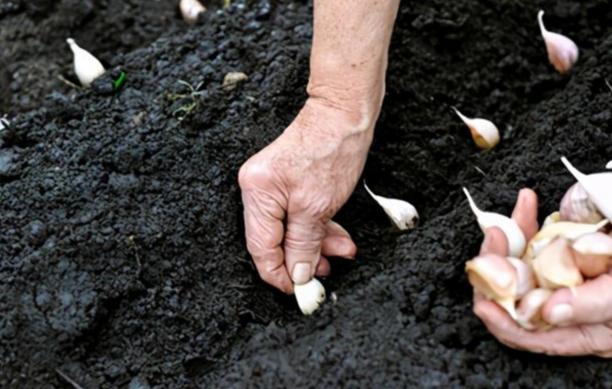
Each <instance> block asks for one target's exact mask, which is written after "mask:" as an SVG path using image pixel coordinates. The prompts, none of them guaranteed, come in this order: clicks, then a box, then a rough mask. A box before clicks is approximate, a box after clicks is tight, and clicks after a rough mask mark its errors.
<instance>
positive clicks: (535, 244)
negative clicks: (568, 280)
mask: <svg viewBox="0 0 612 389" xmlns="http://www.w3.org/2000/svg"><path fill="white" fill-rule="evenodd" d="M606 224H608V220H605V219H604V220H602V221H600V222H599V223H597V224H587V223H574V222H565V221H561V222H557V223H553V224H548V225H546V226H544V227H542V229H541V230H540V231H538V233H537V234H535V236H534V237H533V238H531V240H530V241H529V244H527V250H526V251H525V255H523V257H522V258H523V260H524V261H527V262H529V261H531V260H532V259H533V258H534V257H536V256H537V255H538V254H539V253H540V251H541V250H542V249H543V248H544V247H546V246H547V245H548V244H549V243H550V242H551V241H552V240H553V239H556V238H563V239H567V240H575V239H578V238H579V237H581V236H582V235H586V234H590V233H593V232H597V231H599V230H600V229H602V228H603V227H605V226H606Z"/></svg>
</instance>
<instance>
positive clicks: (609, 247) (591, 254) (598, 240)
mask: <svg viewBox="0 0 612 389" xmlns="http://www.w3.org/2000/svg"><path fill="white" fill-rule="evenodd" d="M572 248H573V249H574V251H575V258H576V265H577V266H578V269H580V272H581V273H582V274H583V275H585V276H586V277H597V276H599V275H601V274H604V273H607V272H608V267H609V265H610V262H611V260H612V237H610V236H609V235H607V234H604V233H603V232H594V233H592V234H587V235H583V236H581V237H580V238H578V239H576V241H574V243H573V244H572Z"/></svg>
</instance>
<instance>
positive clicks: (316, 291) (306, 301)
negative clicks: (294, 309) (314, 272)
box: [293, 278, 325, 315]
mask: <svg viewBox="0 0 612 389" xmlns="http://www.w3.org/2000/svg"><path fill="white" fill-rule="evenodd" d="M293 291H294V293H295V299H296V300H297V303H298V306H299V307H300V310H301V311H302V313H303V314H304V315H311V314H312V313H313V312H314V311H316V310H317V309H318V308H319V306H320V305H321V303H323V301H325V288H324V287H323V285H322V284H321V282H319V280H317V279H316V278H313V279H311V280H310V281H308V282H307V283H305V284H302V285H293Z"/></svg>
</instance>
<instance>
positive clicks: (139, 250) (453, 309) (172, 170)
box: [0, 0, 612, 389]
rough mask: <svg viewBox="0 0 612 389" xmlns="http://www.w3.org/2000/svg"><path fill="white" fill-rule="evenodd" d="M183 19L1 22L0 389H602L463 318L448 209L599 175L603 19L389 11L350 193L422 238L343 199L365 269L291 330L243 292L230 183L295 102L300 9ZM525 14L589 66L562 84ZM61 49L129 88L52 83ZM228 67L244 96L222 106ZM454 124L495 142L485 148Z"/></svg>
mask: <svg viewBox="0 0 612 389" xmlns="http://www.w3.org/2000/svg"><path fill="white" fill-rule="evenodd" d="M174 3H175V2H173V1H157V2H156V1H147V2H144V1H143V2H136V1H114V0H108V1H79V2H77V1H72V0H62V1H58V2H48V1H32V2H25V1H4V2H2V3H0V58H1V61H2V66H1V67H0V82H1V85H2V88H1V90H0V107H1V108H2V110H4V111H5V112H8V113H10V118H11V119H12V126H11V127H9V128H8V129H6V130H4V131H2V132H0V231H1V233H0V280H1V282H0V312H1V313H2V314H1V316H0V342H1V343H0V344H1V352H0V386H1V387H16V388H17V387H19V388H30V387H36V388H38V387H44V388H51V387H55V388H70V387H72V385H74V384H76V385H80V386H81V387H83V388H116V387H120V388H127V387H129V388H132V389H135V388H149V387H157V388H178V387H207V388H213V387H219V388H225V387H239V388H243V387H262V388H273V387H320V388H321V387H322V388H327V387H346V388H353V387H384V388H393V387H413V386H417V385H418V386H441V387H458V386H465V387H483V388H484V387H487V388H488V387H495V388H531V387H543V388H564V387H611V386H612V371H611V370H610V368H609V366H610V365H609V362H607V361H605V360H600V359H595V358H554V357H545V356H538V355H534V354H529V353H525V352H519V351H513V350H510V349H508V348H506V347H504V346H501V345H500V344H499V343H498V342H497V341H496V340H495V339H494V338H493V337H492V336H491V335H490V334H488V332H487V331H486V329H485V328H484V326H483V325H482V324H481V323H480V322H479V320H478V319H477V318H476V317H475V316H474V315H473V314H472V312H471V306H472V303H471V289H470V287H469V285H468V283H467V280H466V277H465V275H464V272H463V263H464V261H465V260H467V259H469V258H470V257H471V256H473V255H474V254H476V252H477V250H478V247H479V244H480V240H481V233H480V232H479V229H478V227H477V225H476V223H475V221H474V217H473V216H472V215H471V213H470V212H469V209H468V207H467V204H466V201H465V198H464V197H463V195H462V193H461V191H460V188H461V186H464V185H465V186H467V187H468V188H469V189H470V190H471V191H472V193H473V195H474V197H475V199H476V200H477V201H478V202H479V203H480V204H481V205H482V207H483V208H486V209H490V210H496V211H498V212H505V213H508V212H510V211H511V209H512V206H513V202H514V200H515V196H516V193H517V191H518V190H519V189H520V188H521V187H524V186H528V187H531V188H534V189H535V190H536V191H537V192H538V194H539V195H540V196H541V200H542V201H541V205H540V211H541V214H542V215H545V214H547V213H549V212H551V211H553V210H554V209H555V208H556V206H557V204H558V201H559V200H560V198H561V195H562V191H563V190H564V189H565V188H567V187H568V186H569V185H570V184H571V183H572V178H571V177H570V175H569V174H568V173H567V172H566V171H565V169H564V168H563V166H562V164H561V163H560V161H559V158H560V156H562V155H566V156H568V157H569V158H570V160H571V161H572V162H573V163H574V164H575V165H576V166H578V167H579V168H580V169H582V170H584V171H587V172H590V171H595V170H601V169H602V168H603V166H604V164H605V163H606V162H607V161H608V160H609V159H610V158H611V157H612V129H611V102H612V90H611V89H610V88H609V87H608V86H607V85H606V80H609V81H612V29H611V27H610V20H612V4H610V3H609V2H608V1H603V0H594V1H588V2H585V1H582V2H581V1H567V0H560V1H552V0H550V1H536V2H535V3H536V4H534V2H532V1H525V0H499V1H488V0H487V1H485V0H482V1H469V0H459V1H456V2H448V1H442V0H431V1H427V2H424V3H423V2H419V4H416V3H415V2H402V5H401V9H400V13H399V16H398V21H397V25H396V28H395V33H394V36H393V42H392V47H391V50H390V56H389V58H390V64H389V71H388V77H387V79H388V81H387V96H386V99H385V102H384V106H383V110H382V114H381V117H380V120H379V123H378V126H377V129H376V137H375V141H374V144H373V146H372V150H371V153H370V156H369V160H368V163H367V166H366V169H365V172H364V178H365V179H367V181H368V184H369V185H370V186H371V187H372V189H373V190H374V191H376V192H377V193H379V194H381V195H385V196H391V197H396V198H402V199H407V200H410V201H411V202H413V203H414V204H415V205H416V207H417V208H418V209H419V211H420V213H421V219H422V224H421V226H420V227H419V228H417V229H415V230H412V231H409V232H407V233H404V234H398V233H395V232H393V231H392V230H391V229H390V227H389V221H388V220H387V219H386V217H385V215H384V213H383V212H382V210H381V209H380V208H379V207H378V206H377V205H376V204H375V203H374V202H373V201H372V200H371V199H370V198H369V197H368V195H367V194H366V192H365V191H364V190H363V188H362V187H361V186H360V187H359V188H358V189H357V190H356V192H355V194H354V195H353V196H352V197H351V199H350V200H349V202H348V203H347V204H346V206H345V207H344V208H343V209H342V211H341V212H340V214H339V215H338V217H337V220H338V221H339V222H341V223H342V224H343V225H344V226H345V227H346V228H347V229H348V230H349V231H350V232H351V233H352V235H353V236H354V238H355V241H356V242H357V244H358V246H359V248H360V253H359V255H358V259H357V261H355V262H354V263H350V264H346V263H345V262H334V263H333V270H334V274H333V276H331V277H330V278H329V279H327V280H326V281H325V284H326V287H327V290H328V293H335V295H336V297H337V300H336V301H335V302H332V301H328V302H327V303H326V304H325V305H324V306H323V308H322V309H321V310H320V311H318V312H317V313H316V314H315V315H314V316H312V317H304V316H302V315H301V314H300V312H299V310H298V309H297V306H296V304H295V302H294V300H293V298H291V297H287V296H282V295H281V294H280V293H278V292H276V291H274V290H272V289H271V288H269V287H267V286H266V285H264V284H263V283H262V282H261V281H260V280H259V279H258V277H257V275H256V272H255V270H254V267H253V265H252V264H251V262H250V259H249V256H248V254H247V252H246V250H245V245H244V236H243V230H242V219H241V211H242V206H241V203H240V193H239V189H238V187H237V184H236V174H237V171H238V169H239V167H240V165H241V164H242V163H243V162H244V161H245V160H246V159H247V158H248V157H249V156H250V155H252V154H253V153H254V152H256V151H257V150H259V149H260V148H262V147H263V146H265V145H266V144H267V143H268V142H270V141H271V140H273V139H274V138H275V137H276V136H278V135H279V134H280V133H281V132H282V130H283V129H284V127H285V126H286V125H288V124H289V123H290V122H291V120H292V118H293V117H294V115H295V114H296V112H297V111H298V109H299V107H300V105H301V104H302V103H303V101H304V99H305V93H304V87H305V84H306V82H307V77H308V54H309V48H310V38H311V35H312V28H311V4H309V3H307V2H302V1H288V2H282V4H276V3H268V2H267V1H247V2H244V1H239V2H235V3H233V4H232V5H231V6H230V7H228V8H225V9H224V8H222V7H221V4H212V9H211V10H210V11H209V12H207V13H206V14H204V15H203V17H202V18H201V20H200V21H199V23H198V24H197V25H194V26H186V25H185V24H184V23H182V21H181V20H180V19H178V16H177V11H176V8H175V4H174ZM539 8H543V9H545V10H546V11H547V13H546V16H545V21H546V24H547V26H548V27H549V28H550V29H551V30H552V31H560V32H563V33H564V34H567V35H568V36H570V37H572V38H573V39H575V40H576V42H577V44H578V46H579V47H580V48H581V57H580V59H579V62H578V63H577V66H576V68H575V69H574V71H573V72H572V73H571V74H570V75H568V76H561V75H559V74H557V73H555V72H554V71H553V69H552V67H551V66H550V65H549V64H548V62H547V58H546V53H545V50H544V44H543V42H542V40H541V38H540V36H539V30H538V26H537V23H536V12H537V10H538V9H539ZM68 35H72V37H73V38H75V39H76V40H77V42H79V43H81V44H82V46H84V47H85V48H87V49H89V50H91V51H92V52H93V53H94V54H96V55H99V56H100V58H101V59H102V60H103V61H104V62H105V63H106V64H107V65H109V66H121V67H122V69H123V70H124V71H125V72H126V74H127V83H126V85H125V87H124V88H123V89H122V90H121V91H120V92H119V93H117V94H115V95H113V96H100V95H96V94H94V93H93V92H92V91H87V90H77V89H75V88H72V87H70V86H69V85H67V84H66V83H64V82H62V81H59V80H58V78H57V76H58V75H62V76H63V77H64V78H66V79H68V80H74V75H72V70H71V60H72V59H71V53H70V51H69V49H68V46H67V45H66V43H65V38H66V37H68ZM230 71H242V72H245V73H246V74H247V75H248V76H249V79H248V80H247V81H245V82H243V83H242V84H240V85H239V86H238V87H237V88H236V89H234V90H224V89H222V88H221V87H220V86H221V82H222V79H223V76H224V75H225V74H226V73H227V72H230ZM180 80H183V81H185V82H187V83H189V84H190V85H191V86H192V87H193V88H196V89H197V93H192V92H190V89H189V88H188V87H186V86H185V85H184V84H182V83H179V81H180ZM190 93H191V94H190ZM452 106H457V107H459V108H460V109H461V110H462V111H464V113H465V114H467V115H477V116H483V117H487V118H490V119H492V120H494V121H495V122H496V123H497V124H498V125H499V127H500V130H501V131H502V133H503V139H502V142H501V144H500V145H499V146H498V147H497V148H495V149H494V150H491V151H488V152H479V151H478V150H477V149H476V148H475V147H474V145H473V142H472V141H471V139H470V137H469V133H468V131H467V129H466V128H465V126H464V125H463V124H462V123H460V121H459V120H458V118H457V117H456V116H455V114H454V113H453V111H452V109H451V107H452ZM71 381H72V382H73V383H72V384H71Z"/></svg>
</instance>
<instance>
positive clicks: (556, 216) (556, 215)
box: [542, 212, 561, 227]
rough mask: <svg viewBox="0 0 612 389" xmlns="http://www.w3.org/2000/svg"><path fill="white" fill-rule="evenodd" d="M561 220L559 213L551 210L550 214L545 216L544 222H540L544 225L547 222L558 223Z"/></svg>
mask: <svg viewBox="0 0 612 389" xmlns="http://www.w3.org/2000/svg"><path fill="white" fill-rule="evenodd" d="M560 221H561V213H559V212H553V213H551V214H550V215H548V216H546V219H544V222H543V223H542V227H546V226H547V225H549V224H553V223H558V222H560Z"/></svg>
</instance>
